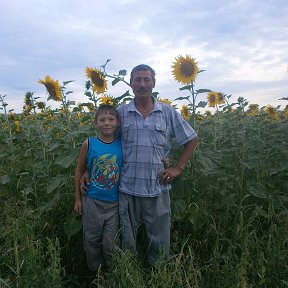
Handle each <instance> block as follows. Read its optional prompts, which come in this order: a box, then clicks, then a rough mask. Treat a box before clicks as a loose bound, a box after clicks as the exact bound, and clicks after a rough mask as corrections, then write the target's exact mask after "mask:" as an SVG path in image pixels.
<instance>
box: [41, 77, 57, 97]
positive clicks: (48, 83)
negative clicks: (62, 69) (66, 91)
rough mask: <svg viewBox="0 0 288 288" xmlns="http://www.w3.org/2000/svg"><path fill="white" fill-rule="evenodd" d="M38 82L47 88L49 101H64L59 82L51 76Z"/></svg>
mask: <svg viewBox="0 0 288 288" xmlns="http://www.w3.org/2000/svg"><path fill="white" fill-rule="evenodd" d="M38 82H39V83H41V84H43V85H44V86H45V87H46V89H47V92H48V94H49V97H48V99H47V100H49V99H52V100H54V101H62V91H61V86H60V85H59V82H58V80H56V81H55V80H53V79H52V78H51V77H50V76H49V75H47V76H46V77H45V80H41V79H39V80H38Z"/></svg>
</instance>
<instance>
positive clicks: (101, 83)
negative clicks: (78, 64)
mask: <svg viewBox="0 0 288 288" xmlns="http://www.w3.org/2000/svg"><path fill="white" fill-rule="evenodd" d="M85 72H86V76H87V77H88V78H90V80H91V82H92V89H93V91H94V92H96V93H97V94H101V93H104V92H105V91H106V90H107V81H106V80H105V76H104V74H103V73H102V72H101V71H100V70H98V69H93V68H91V67H87V68H86V70H85ZM86 88H87V87H86Z"/></svg>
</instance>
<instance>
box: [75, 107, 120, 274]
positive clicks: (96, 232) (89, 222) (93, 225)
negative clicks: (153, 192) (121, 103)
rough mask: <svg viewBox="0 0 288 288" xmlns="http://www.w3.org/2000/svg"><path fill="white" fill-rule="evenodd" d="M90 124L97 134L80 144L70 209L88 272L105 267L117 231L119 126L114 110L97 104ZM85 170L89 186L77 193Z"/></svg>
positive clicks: (114, 242)
mask: <svg viewBox="0 0 288 288" xmlns="http://www.w3.org/2000/svg"><path fill="white" fill-rule="evenodd" d="M94 124H95V126H96V128H97V129H98V132H99V135H98V136H97V137H91V138H88V139H86V140H85V141H84V142H83V143H82V147H81V150H80V154H79V158H78V162H77V167H76V172H75V204H74V210H75V211H76V212H77V213H78V214H80V215H82V222H83V246H84V250H85V251H86V259H87V264H88V268H89V270H90V271H92V272H94V271H96V270H97V269H98V268H99V267H100V265H101V267H104V268H105V267H107V266H108V265H109V261H110V259H111V252H112V250H113V247H115V244H116V239H117V233H118V231H119V212H118V187H119V178H120V170H121V167H122V147H121V140H120V139H119V138H115V130H116V129H117V127H118V126H119V125H120V121H119V114H118V112H117V110H116V109H115V108H114V107H113V106H110V105H101V106H100V107H99V108H98V110H97V111H96V114H95V119H94ZM86 168H87V170H88V173H89V185H88V190H87V191H86V193H85V195H84V196H82V197H81V196H80V195H81V194H80V178H81V176H82V174H83V173H84V171H85V170H86Z"/></svg>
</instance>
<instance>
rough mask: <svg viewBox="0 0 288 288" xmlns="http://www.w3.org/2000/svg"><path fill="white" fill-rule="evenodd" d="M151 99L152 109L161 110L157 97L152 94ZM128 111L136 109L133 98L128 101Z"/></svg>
mask: <svg viewBox="0 0 288 288" xmlns="http://www.w3.org/2000/svg"><path fill="white" fill-rule="evenodd" d="M151 98H152V101H153V104H154V105H153V110H152V111H162V106H161V105H160V104H159V102H158V101H157V99H156V98H155V97H154V96H151ZM129 111H137V109H136V106H135V100H134V99H133V100H131V101H130V103H129V104H128V112H129Z"/></svg>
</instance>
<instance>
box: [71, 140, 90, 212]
mask: <svg viewBox="0 0 288 288" xmlns="http://www.w3.org/2000/svg"><path fill="white" fill-rule="evenodd" d="M87 150H88V140H85V141H84V142H83V143H82V146H81V149H80V153H79V157H78V160H77V166H76V170H75V182H74V186H75V204H74V211H75V212H77V213H78V214H80V215H81V214H82V204H81V195H80V178H81V176H82V174H83V173H84V171H85V170H86V155H87Z"/></svg>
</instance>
